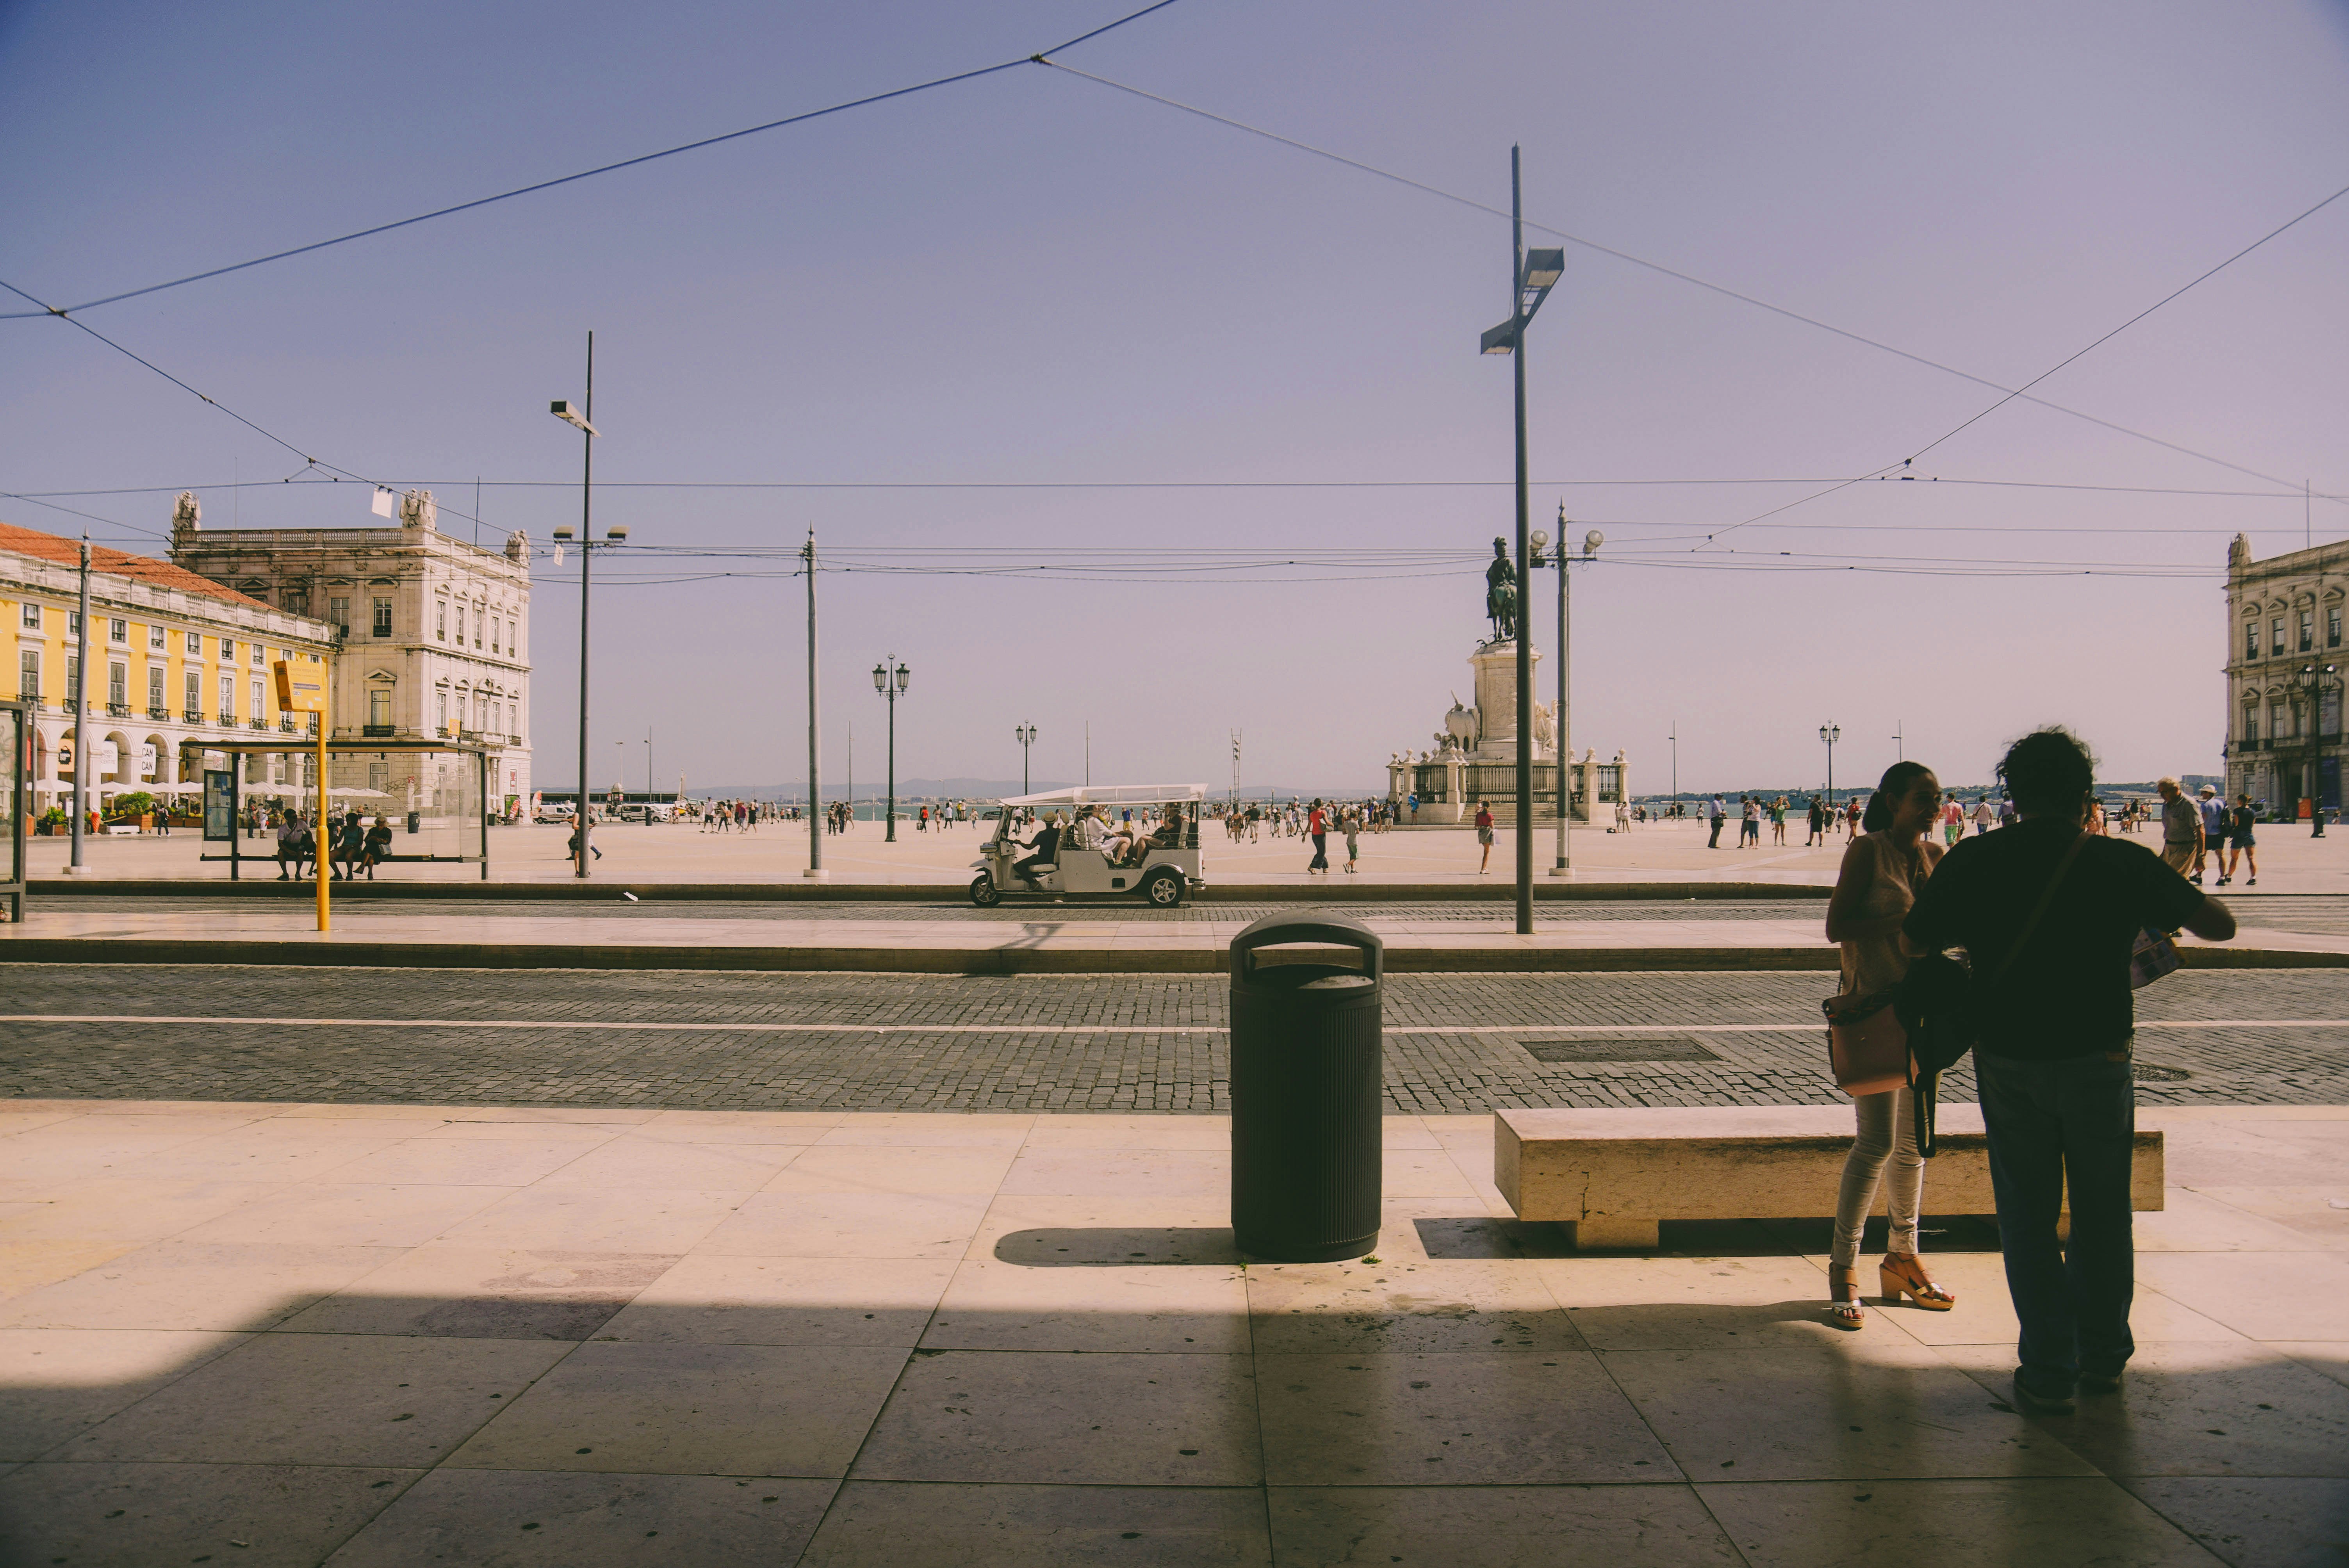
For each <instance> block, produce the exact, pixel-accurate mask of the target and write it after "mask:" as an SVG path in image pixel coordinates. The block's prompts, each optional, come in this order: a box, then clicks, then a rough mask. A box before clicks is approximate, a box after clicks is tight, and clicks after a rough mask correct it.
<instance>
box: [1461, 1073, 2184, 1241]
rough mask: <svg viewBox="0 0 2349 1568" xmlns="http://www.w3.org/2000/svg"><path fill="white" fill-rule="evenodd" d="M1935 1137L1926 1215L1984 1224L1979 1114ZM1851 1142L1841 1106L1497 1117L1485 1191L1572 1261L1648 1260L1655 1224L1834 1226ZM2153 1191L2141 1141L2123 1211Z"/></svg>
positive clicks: (2146, 1139)
mask: <svg viewBox="0 0 2349 1568" xmlns="http://www.w3.org/2000/svg"><path fill="white" fill-rule="evenodd" d="M1937 1132H1938V1137H1937V1139H1936V1142H1937V1144H1938V1150H1937V1152H1936V1153H1935V1154H1934V1156H1933V1158H1932V1159H1931V1160H1930V1161H1927V1162H1926V1166H1925V1210H1926V1212H1928V1213H1932V1214H1990V1213H1994V1212H1997V1207H1998V1205H1997V1204H1996V1203H1995V1202H1993V1201H1992V1197H1991V1185H1990V1150H1989V1146H1988V1142H1987V1140H1985V1138H1984V1136H1983V1133H1982V1108H1981V1107H1980V1106H1978V1105H1972V1104H1966V1105H1944V1106H1942V1107H1941V1108H1940V1115H1939V1118H1938V1120H1937ZM1851 1140H1852V1113H1851V1110H1850V1108H1848V1107H1847V1106H1840V1105H1786V1106H1689V1107H1682V1108H1673V1109H1638V1110H1498V1111H1495V1112H1494V1113H1493V1184H1494V1185H1495V1186H1496V1187H1498V1188H1499V1189H1500V1190H1501V1195H1502V1196H1503V1197H1504V1198H1506V1199H1507V1200H1508V1202H1509V1207H1510V1208H1512V1209H1514V1210H1516V1214H1517V1217H1518V1218H1519V1219H1521V1220H1562V1221H1564V1222H1567V1223H1568V1224H1571V1225H1573V1226H1574V1227H1575V1242H1574V1244H1575V1245H1576V1246H1577V1247H1639V1248H1653V1247H1654V1246H1655V1245H1656V1244H1657V1237H1656V1226H1657V1223H1658V1222H1660V1221H1663V1220H1804V1219H1816V1218H1817V1217H1819V1216H1821V1215H1824V1214H1832V1213H1833V1212H1835V1202H1836V1188H1837V1183H1838V1182H1839V1181H1841V1179H1842V1176H1843V1162H1844V1157H1845V1155H1847V1154H1848V1153H1849V1152H1850V1150H1851ZM2161 1189H2162V1147H2161V1134H2160V1133H2158V1132H2156V1131H2150V1130H2146V1129H2144V1128H2140V1129H2138V1130H2137V1151H2136V1157H2135V1160H2134V1161H2133V1166H2132V1170H2131V1173H2130V1181H2129V1199H2130V1207H2132V1208H2134V1209H2137V1210H2157V1209H2159V1208H2160V1207H2161V1206H2162V1196H2161ZM1882 1211H1883V1198H1882V1195H1881V1194H1880V1193H1879V1194H1878V1200H1877V1212H1882Z"/></svg>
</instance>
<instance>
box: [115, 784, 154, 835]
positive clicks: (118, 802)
mask: <svg viewBox="0 0 2349 1568" xmlns="http://www.w3.org/2000/svg"><path fill="white" fill-rule="evenodd" d="M109 820H110V821H112V822H115V823H134V824H136V825H137V827H138V829H139V830H140V832H142V833H144V832H147V831H149V830H151V829H153V827H154V826H155V797H154V796H152V795H150V794H149V793H148V792H147V791H146V790H144V789H134V790H132V791H131V792H130V793H129V794H127V795H117V796H116V797H115V798H114V815H113V816H112V817H111V818H110V819H109Z"/></svg>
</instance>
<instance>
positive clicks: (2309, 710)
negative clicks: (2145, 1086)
mask: <svg viewBox="0 0 2349 1568" xmlns="http://www.w3.org/2000/svg"><path fill="white" fill-rule="evenodd" d="M2338 671H2339V666H2338V665H2302V666H2301V667H2300V671H2299V673H2298V674H2297V675H2296V676H2293V680H2294V683H2295V684H2296V685H2297V686H2299V688H2300V701H2301V711H2302V713H2303V714H2305V715H2306V718H2305V720H2304V722H2305V724H2306V726H2307V735H2308V762H2307V764H2306V773H2305V776H2304V781H2305V783H2306V786H2307V789H2308V819H2309V822H2310V824H2311V826H2310V828H2309V833H2308V836H2309V837H2310V838H2312V839H2321V838H2323V837H2324V779H2323V756H2324V698H2325V696H2326V695H2327V694H2328V693H2336V692H2338V691H2340V689H2341V682H2340V680H2339V678H2338ZM76 767H79V764H78V763H77V764H76Z"/></svg>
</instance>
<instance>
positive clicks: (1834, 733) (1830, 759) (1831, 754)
mask: <svg viewBox="0 0 2349 1568" xmlns="http://www.w3.org/2000/svg"><path fill="white" fill-rule="evenodd" d="M1819 738H1820V739H1821V740H1823V741H1825V742H1826V748H1827V804H1828V805H1829V806H1830V807H1832V806H1833V805H1834V804H1835V743H1836V742H1837V741H1838V740H1841V739H1842V738H1843V726H1841V725H1839V724H1837V723H1836V722H1835V720H1833V719H1829V720H1828V721H1827V722H1826V723H1825V724H1823V725H1821V726H1819Z"/></svg>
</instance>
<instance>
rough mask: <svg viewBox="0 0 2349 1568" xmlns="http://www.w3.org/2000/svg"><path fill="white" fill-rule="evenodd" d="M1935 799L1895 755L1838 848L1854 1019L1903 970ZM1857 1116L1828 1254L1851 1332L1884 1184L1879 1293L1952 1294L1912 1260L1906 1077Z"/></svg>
mask: <svg viewBox="0 0 2349 1568" xmlns="http://www.w3.org/2000/svg"><path fill="white" fill-rule="evenodd" d="M1940 805H1941V785H1940V779H1936V778H1934V776H1933V772H1932V769H1929V768H1927V767H1926V766H1925V765H1924V764H1923V763H1921V762H1905V761H1904V762H1896V763H1894V764H1893V765H1892V766H1891V767H1890V768H1888V769H1885V771H1884V778H1883V779H1882V780H1881V781H1879V782H1878V785H1877V786H1876V793H1875V794H1874V795H1872V796H1870V797H1869V798H1868V815H1867V816H1866V817H1865V818H1864V819H1863V820H1862V825H1863V826H1864V827H1865V828H1866V829H1867V831H1866V832H1865V833H1864V834H1863V835H1861V836H1860V837H1858V838H1857V839H1854V840H1853V841H1851V846H1850V847H1849V848H1848V849H1847V850H1845V851H1844V853H1843V868H1842V870H1841V871H1840V872H1838V873H1837V877H1836V888H1835V893H1834V896H1833V897H1832V898H1830V899H1829V900H1828V902H1827V940H1828V941H1830V942H1833V943H1836V944H1838V945H1839V946H1840V947H1841V948H1842V949H1843V990H1842V993H1841V996H1842V998H1843V999H1844V1000H1845V1001H1846V1003H1847V1005H1848V1006H1849V1007H1850V1009H1851V1011H1852V1012H1854V1013H1855V1014H1861V1015H1864V1014H1865V1013H1867V1012H1868V1011H1870V1010H1871V1003H1876V1004H1889V1001H1890V999H1891V994H1892V992H1893V991H1895V990H1896V989H1897V988H1898V987H1899V985H1900V982H1901V980H1902V979H1903V978H1904V977H1905V976H1906V975H1908V973H1909V954H1908V953H1907V951H1906V950H1905V949H1904V948H1903V947H1902V946H1901V944H1900V923H1901V922H1902V921H1903V920H1904V919H1906V918H1907V917H1908V914H1909V908H1910V906H1911V905H1913V904H1914V903H1916V902H1917V890H1918V888H1919V887H1920V886H1922V885H1924V883H1925V881H1926V879H1927V878H1928V877H1929V876H1930V875H1931V874H1932V872H1933V868H1934V867H1935V866H1936V865H1938V864H1939V863H1940V860H1941V856H1942V854H1943V853H1944V848H1943V846H1941V845H1940V844H1936V843H1934V842H1932V841H1931V837H1930V828H1931V827H1932V825H1933V822H1934V821H1935V820H1936V819H1937V818H1938V817H1939V816H1940ZM1852 1112H1853V1115H1854V1116H1855V1117H1856V1118H1857V1122H1858V1125H1857V1131H1856V1132H1855V1134H1854V1136H1853V1138H1852V1144H1851V1152H1850V1153H1849V1154H1848V1155H1847V1156H1845V1158H1844V1164H1843V1184H1842V1186H1841V1187H1840V1188H1839V1189H1838V1191H1837V1196H1836V1225H1835V1240H1834V1243H1833V1245H1832V1250H1831V1252H1830V1254H1829V1257H1828V1267H1827V1280H1828V1286H1827V1290H1828V1298H1829V1305H1828V1308H1827V1311H1828V1315H1829V1321H1830V1322H1832V1323H1833V1324H1834V1325H1835V1326H1837V1327H1838V1328H1847V1329H1851V1328H1858V1327H1860V1326H1862V1325H1863V1324H1865V1323H1866V1322H1867V1321H1868V1314H1867V1311H1866V1309H1865V1308H1863V1307H1862V1306H1861V1305H1860V1303H1859V1247H1860V1238H1861V1234H1862V1233H1863V1231H1864V1230H1865V1229H1866V1227H1867V1224H1868V1215H1869V1214H1870V1213H1871V1212H1874V1210H1875V1208H1876V1193H1877V1189H1878V1186H1879V1185H1881V1186H1885V1187H1887V1188H1888V1189H1889V1190H1888V1191H1887V1193H1886V1202H1887V1212H1888V1213H1889V1216H1890V1228H1889V1230H1888V1231H1887V1232H1886V1233H1885V1241H1884V1262H1883V1263H1882V1264H1880V1265H1879V1266H1878V1270H1877V1283H1878V1285H1879V1286H1880V1287H1881V1290H1882V1294H1883V1295H1884V1298H1885V1300H1886V1301H1887V1302H1888V1303H1897V1302H1899V1300H1900V1298H1901V1297H1903V1296H1907V1297H1908V1298H1909V1300H1911V1301H1913V1302H1915V1303H1916V1304H1917V1305H1919V1306H1920V1307H1923V1308H1925V1309H1926V1310H1927V1311H1929V1312H1947V1311H1948V1310H1949V1309H1950V1308H1951V1307H1952V1306H1954V1305H1957V1298H1956V1297H1955V1296H1953V1295H1951V1294H1950V1293H1949V1292H1948V1291H1946V1290H1943V1289H1942V1288H1941V1287H1940V1285H1938V1284H1934V1283H1933V1280H1932V1276H1931V1275H1930V1274H1927V1273H1926V1272H1925V1265H1924V1264H1922V1263H1920V1262H1919V1261H1918V1257H1917V1215H1918V1212H1919V1210H1920V1208H1921V1206H1922V1204H1923V1202H1924V1195H1925V1161H1924V1160H1923V1158H1922V1157H1921V1156H1920V1154H1919V1152H1918V1147H1917V1095H1916V1091H1915V1090H1914V1089H1912V1088H1909V1087H1908V1086H1907V1085H1906V1084H1903V1085H1901V1086H1900V1087H1899V1088H1889V1089H1886V1090H1883V1091H1882V1092H1880V1093H1878V1094H1860V1095H1854V1096H1853V1097H1852ZM1888 1166H1889V1171H1890V1174H1889V1181H1888V1180H1887V1168H1888Z"/></svg>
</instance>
